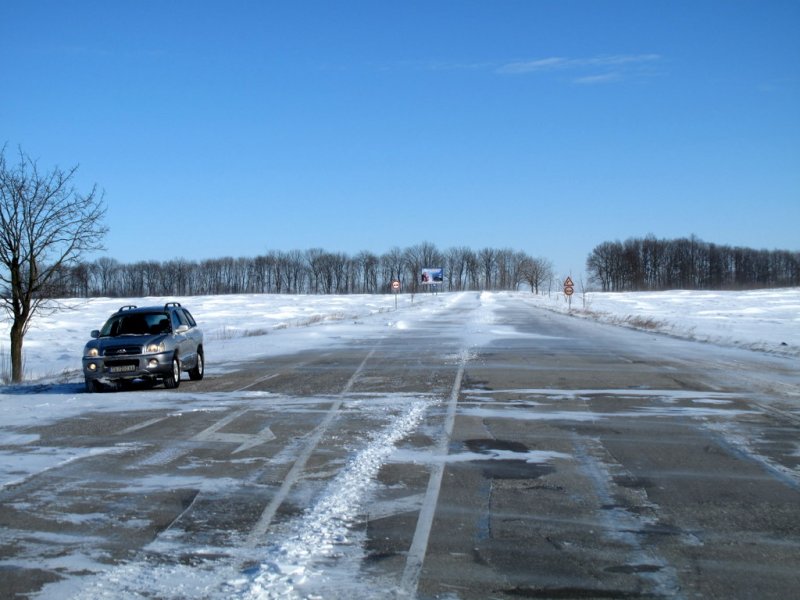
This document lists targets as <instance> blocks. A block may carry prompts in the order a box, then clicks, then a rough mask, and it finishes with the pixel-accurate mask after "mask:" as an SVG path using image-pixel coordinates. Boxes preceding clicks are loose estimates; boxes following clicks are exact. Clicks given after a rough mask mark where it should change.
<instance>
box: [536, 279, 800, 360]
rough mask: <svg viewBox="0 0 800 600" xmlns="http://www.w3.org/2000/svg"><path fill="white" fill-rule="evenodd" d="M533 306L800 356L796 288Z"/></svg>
mask: <svg viewBox="0 0 800 600" xmlns="http://www.w3.org/2000/svg"><path fill="white" fill-rule="evenodd" d="M527 302H530V303H531V304H533V305H535V306H540V307H542V308H547V309H549V310H555V311H558V312H562V313H567V312H570V313H571V314H573V315H575V316H578V317H584V318H592V319H597V320H600V321H604V322H606V323H613V324H616V325H624V326H627V327H634V328H638V329H647V330H650V331H658V332H661V333H666V334H669V335H673V336H676V337H681V338H686V339H692V340H698V341H702V342H709V343H713V344H718V345H722V346H735V347H739V348H745V349H749V350H759V351H764V352H772V353H777V354H786V355H791V356H800V288H789V289H775V290H750V291H742V292H698V291H685V290H678V291H670V292H622V293H610V292H587V293H586V294H580V293H576V294H575V295H574V296H573V297H572V309H571V310H570V308H569V304H568V302H567V300H566V298H565V297H564V296H563V295H562V294H557V295H553V296H549V297H548V296H534V297H532V299H529V300H527Z"/></svg>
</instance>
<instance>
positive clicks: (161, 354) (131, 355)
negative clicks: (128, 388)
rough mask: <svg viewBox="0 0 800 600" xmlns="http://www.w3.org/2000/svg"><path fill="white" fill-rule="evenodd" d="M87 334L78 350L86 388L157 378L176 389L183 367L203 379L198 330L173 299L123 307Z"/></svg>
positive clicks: (190, 317)
mask: <svg viewBox="0 0 800 600" xmlns="http://www.w3.org/2000/svg"><path fill="white" fill-rule="evenodd" d="M91 337H92V339H91V340H89V342H88V343H87V344H86V347H85V348H84V349H83V375H84V378H85V380H86V391H88V392H100V391H102V390H103V388H104V384H106V383H111V384H120V385H125V384H127V383H130V382H132V381H133V380H134V379H142V380H146V381H149V382H155V381H158V380H161V381H163V382H164V387H166V388H176V387H178V386H179V385H180V383H181V371H188V373H189V378H190V379H192V380H195V381H197V380H200V379H202V378H203V371H204V368H205V367H204V362H203V358H204V357H203V332H202V330H201V329H200V328H199V327H198V326H197V323H196V322H195V320H194V318H193V317H192V315H191V313H190V312H189V311H188V310H186V309H185V308H183V307H182V306H181V305H180V304H179V303H178V302H167V303H166V304H165V305H164V306H150V307H146V308H137V307H136V306H123V307H122V308H120V309H119V310H118V311H117V312H115V313H114V314H113V315H111V316H110V317H109V319H108V321H106V324H105V325H103V328H102V329H100V330H99V331H98V330H95V331H92V333H91Z"/></svg>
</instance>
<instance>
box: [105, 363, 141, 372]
mask: <svg viewBox="0 0 800 600" xmlns="http://www.w3.org/2000/svg"><path fill="white" fill-rule="evenodd" d="M108 370H109V372H111V373H125V372H127V371H135V370H136V365H123V366H121V367H109V369H108Z"/></svg>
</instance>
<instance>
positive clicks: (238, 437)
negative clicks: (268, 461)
mask: <svg viewBox="0 0 800 600" xmlns="http://www.w3.org/2000/svg"><path fill="white" fill-rule="evenodd" d="M248 412H250V408H243V409H242V410H237V411H236V412H234V413H231V414H230V415H228V416H227V417H225V418H224V419H220V420H219V421H217V422H216V423H214V424H213V425H212V426H211V427H209V428H208V429H205V430H203V431H201V432H200V433H198V434H197V435H195V436H194V437H193V438H191V441H193V442H226V443H231V444H239V447H238V448H236V450H234V451H233V452H232V454H236V453H237V452H241V451H243V450H248V449H249V448H254V447H255V446H259V445H261V444H266V443H267V442H270V441H272V440H274V439H275V434H274V433H272V431H271V430H270V428H269V426H266V427H264V428H263V429H262V430H261V431H259V432H258V433H222V432H220V431H219V430H220V429H222V428H223V427H226V426H227V425H230V424H231V423H232V422H233V421H235V420H236V419H238V418H239V417H241V416H243V415H245V414H246V413H248Z"/></svg>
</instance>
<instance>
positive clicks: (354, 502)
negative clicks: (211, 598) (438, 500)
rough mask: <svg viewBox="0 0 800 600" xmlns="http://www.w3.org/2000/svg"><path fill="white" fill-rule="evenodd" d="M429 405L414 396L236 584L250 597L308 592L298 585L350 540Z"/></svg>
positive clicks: (308, 580)
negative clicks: (369, 498)
mask: <svg viewBox="0 0 800 600" xmlns="http://www.w3.org/2000/svg"><path fill="white" fill-rule="evenodd" d="M426 406H427V403H426V402H425V401H423V400H414V401H412V402H411V403H410V404H409V405H408V406H407V407H406V408H405V409H404V410H403V412H402V413H401V414H400V415H398V416H396V417H394V418H393V420H392V422H391V423H390V425H388V426H387V427H385V428H384V429H383V430H382V431H380V432H379V433H377V434H375V435H373V436H371V439H370V441H369V443H368V444H367V446H366V447H365V448H364V449H363V450H361V451H360V452H359V453H358V454H357V455H356V456H355V457H354V458H353V459H352V460H350V461H349V463H348V464H347V466H346V467H345V468H344V469H343V470H342V471H341V473H340V474H339V475H337V476H336V477H335V478H334V479H333V481H331V483H330V484H329V485H328V487H327V489H326V491H325V493H324V494H323V495H322V496H321V498H320V500H319V501H318V502H317V503H316V504H315V505H314V506H313V507H312V508H311V509H309V510H308V511H306V512H305V513H304V514H303V515H302V516H301V517H299V518H298V519H297V520H296V521H295V522H294V523H292V524H291V525H290V527H289V532H290V533H289V534H288V535H287V536H286V539H285V540H283V541H281V542H278V543H273V544H272V545H271V546H270V547H268V549H267V552H266V558H265V560H264V561H263V562H262V564H261V566H260V568H259V571H258V574H257V575H256V576H255V578H254V579H253V580H252V581H250V582H248V581H247V580H239V581H236V582H232V586H233V587H234V588H238V589H240V590H241V592H240V593H241V594H242V595H243V596H244V597H246V598H248V599H250V600H264V599H268V598H292V597H305V595H304V594H302V592H301V591H299V590H298V587H300V588H302V586H303V585H304V584H307V583H310V584H312V585H313V583H314V582H313V579H314V577H315V575H316V574H317V573H316V572H315V571H314V563H315V561H318V560H320V559H324V558H327V557H330V556H333V555H334V554H335V553H336V547H337V545H341V544H346V543H347V540H348V535H349V532H350V526H351V523H353V522H354V521H355V520H356V518H357V516H358V515H359V514H361V513H362V512H363V500H364V497H365V495H366V492H367V491H368V489H369V487H370V486H371V485H372V482H373V481H374V479H375V477H376V476H377V474H378V471H379V470H380V468H381V467H382V466H383V464H384V463H385V462H386V460H387V458H388V457H389V455H390V454H391V453H392V452H393V451H394V449H395V445H396V444H397V442H399V441H400V440H401V439H403V438H404V437H406V436H407V435H409V434H410V433H411V432H412V431H413V430H414V429H415V428H416V427H417V426H418V425H419V424H420V422H421V421H422V418H423V416H424V414H425V411H426ZM242 588H244V589H242ZM298 592H299V593H298Z"/></svg>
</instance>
